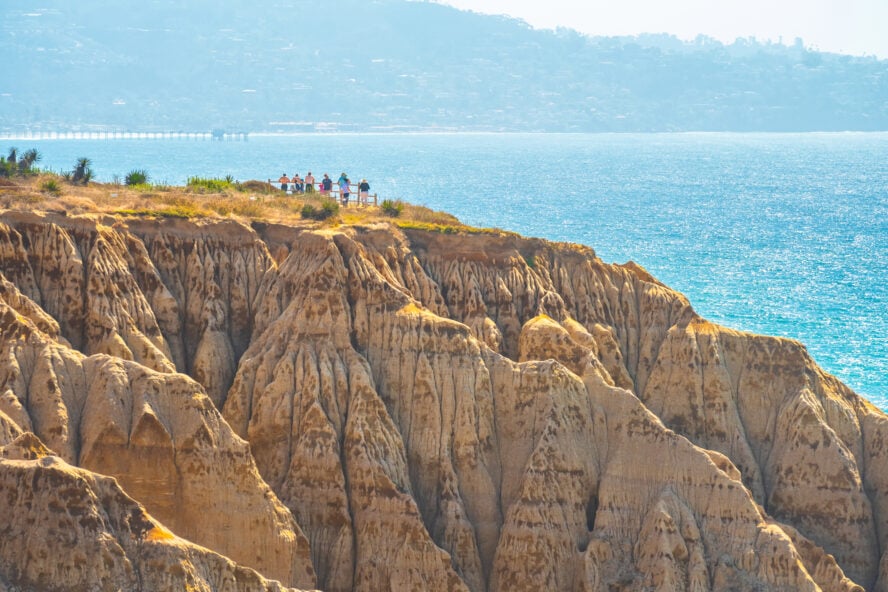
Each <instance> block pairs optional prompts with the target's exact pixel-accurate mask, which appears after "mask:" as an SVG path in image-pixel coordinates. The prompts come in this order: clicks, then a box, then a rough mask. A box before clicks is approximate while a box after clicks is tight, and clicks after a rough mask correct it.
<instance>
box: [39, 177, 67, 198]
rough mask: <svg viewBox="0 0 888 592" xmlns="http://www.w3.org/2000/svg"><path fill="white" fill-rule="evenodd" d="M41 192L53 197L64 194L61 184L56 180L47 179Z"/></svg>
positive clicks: (41, 187) (42, 185)
mask: <svg viewBox="0 0 888 592" xmlns="http://www.w3.org/2000/svg"><path fill="white" fill-rule="evenodd" d="M40 190H41V191H43V192H45V193H51V194H53V195H58V194H60V193H61V192H62V188H61V187H59V182H58V181H56V180H55V179H47V180H46V181H44V182H43V183H42V184H41V185H40Z"/></svg>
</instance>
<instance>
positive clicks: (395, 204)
mask: <svg viewBox="0 0 888 592" xmlns="http://www.w3.org/2000/svg"><path fill="white" fill-rule="evenodd" d="M379 208H380V209H381V210H382V213H383V214H385V215H386V216H388V217H390V218H397V217H398V216H400V215H401V212H403V211H404V202H402V201H400V200H398V201H392V200H390V199H384V200H382V203H381V204H379Z"/></svg>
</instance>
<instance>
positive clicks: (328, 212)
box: [300, 199, 339, 220]
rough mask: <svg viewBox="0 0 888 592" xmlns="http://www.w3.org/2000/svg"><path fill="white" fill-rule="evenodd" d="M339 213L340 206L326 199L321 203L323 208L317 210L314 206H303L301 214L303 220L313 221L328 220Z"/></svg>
mask: <svg viewBox="0 0 888 592" xmlns="http://www.w3.org/2000/svg"><path fill="white" fill-rule="evenodd" d="M338 213H339V204H338V203H336V202H335V201H333V200H332V199H325V200H324V201H322V202H321V207H320V208H316V207H314V206H313V205H312V204H305V205H304V206H302V211H301V212H300V214H301V215H302V217H303V218H309V219H311V220H326V219H327V218H330V217H332V216H335V215H336V214H338Z"/></svg>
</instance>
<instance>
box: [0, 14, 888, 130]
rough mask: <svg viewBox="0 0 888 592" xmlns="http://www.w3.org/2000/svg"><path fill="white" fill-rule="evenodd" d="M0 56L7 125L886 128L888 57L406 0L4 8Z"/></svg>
mask: <svg viewBox="0 0 888 592" xmlns="http://www.w3.org/2000/svg"><path fill="white" fill-rule="evenodd" d="M0 53H2V55H3V56H4V75H3V76H2V77H0V132H9V131H21V130H23V129H32V130H33V129H44V130H46V129H96V127H99V128H102V127H104V128H107V129H121V128H125V129H135V130H176V129H209V128H217V127H222V128H227V129H231V130H250V131H259V130H280V131H287V130H291V131H302V130H306V129H330V128H334V129H349V130H351V129H362V130H370V129H404V128H406V129H417V128H445V129H454V128H455V129H475V130H550V131H652V130H658V131H669V130H738V131H741V130H783V131H792V130H846V129H853V130H884V129H888V100H886V97H888V61H884V60H883V61H879V60H876V59H875V58H854V57H849V56H840V55H835V54H822V53H816V52H809V51H806V50H805V49H804V48H803V47H801V46H795V47H784V46H778V45H760V44H756V43H735V44H733V45H730V46H724V45H721V44H719V43H717V42H712V41H711V40H706V39H701V40H700V41H699V42H698V43H695V44H684V43H681V42H678V41H677V40H675V39H671V38H668V37H663V36H647V37H642V38H620V39H616V38H587V37H583V36H580V35H578V34H576V33H574V32H571V31H566V30H563V31H558V32H552V31H534V30H532V29H530V28H529V27H528V26H527V25H526V24H524V23H522V22H521V21H517V20H513V19H508V18H504V17H489V16H481V15H476V14H471V13H464V12H459V11H457V10H455V9H452V8H449V7H444V6H439V5H435V4H429V3H426V2H407V1H405V0H376V1H374V2H368V1H366V0H333V1H329V0H328V1H325V2H322V1H320V0H278V1H277V2H275V3H273V4H265V5H260V6H259V7H258V8H257V4H256V3H254V2H247V1H245V0H230V1H227V2H225V3H224V4H223V5H220V4H218V3H215V2H208V1H207V0H195V1H192V2H188V3H182V2H176V1H173V0H142V1H139V2H133V1H132V0H122V1H120V2H115V3H107V2H99V1H98V0H81V1H78V2H70V1H69V0H41V1H40V2H36V1H35V0H27V1H22V2H6V3H3V4H2V6H0Z"/></svg>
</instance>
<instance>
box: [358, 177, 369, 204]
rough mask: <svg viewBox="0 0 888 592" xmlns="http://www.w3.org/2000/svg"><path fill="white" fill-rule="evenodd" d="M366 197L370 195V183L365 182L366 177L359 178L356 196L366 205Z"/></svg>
mask: <svg viewBox="0 0 888 592" xmlns="http://www.w3.org/2000/svg"><path fill="white" fill-rule="evenodd" d="M368 197H370V183H368V182H367V179H361V183H360V185H358V198H359V199H360V201H361V203H362V204H364V205H365V206H366V205H367V198H368Z"/></svg>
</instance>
